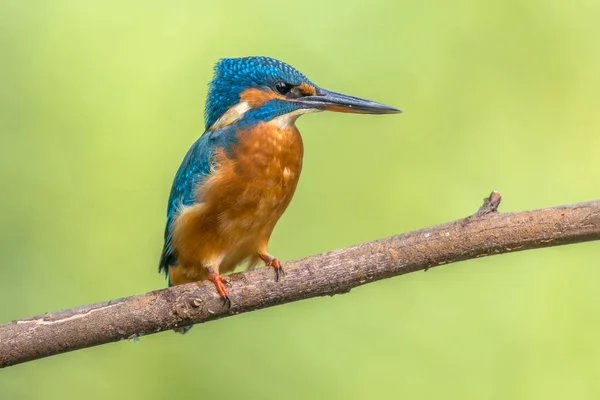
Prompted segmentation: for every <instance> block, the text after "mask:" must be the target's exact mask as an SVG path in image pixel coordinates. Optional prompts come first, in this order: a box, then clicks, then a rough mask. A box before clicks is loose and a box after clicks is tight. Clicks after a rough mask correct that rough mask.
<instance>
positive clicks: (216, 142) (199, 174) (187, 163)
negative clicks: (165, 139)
mask: <svg viewBox="0 0 600 400" xmlns="http://www.w3.org/2000/svg"><path fill="white" fill-rule="evenodd" d="M234 137H235V132H234V131H232V130H231V129H227V128H225V129H223V130H221V131H217V132H210V133H209V132H207V133H205V134H204V135H202V136H200V138H198V140H196V142H194V144H193V145H192V147H190V149H189V150H188V152H187V154H186V155H185V157H184V159H183V161H182V162H181V165H180V166H179V169H178V170H177V174H176V175H175V179H174V180H173V185H172V186H171V194H170V196H169V203H168V205H167V226H166V227H165V244H164V247H163V251H162V255H161V257H160V263H159V268H158V270H159V271H162V270H164V272H165V274H166V275H167V276H168V274H169V265H176V264H177V256H176V254H175V253H174V248H173V243H172V229H173V223H174V222H175V220H176V219H177V215H178V213H179V211H180V210H181V208H182V207H188V206H192V205H193V204H194V203H196V198H195V192H196V187H197V186H198V184H200V183H201V182H202V181H203V180H204V179H206V178H207V177H208V176H209V175H210V172H211V165H210V164H211V159H212V157H213V154H214V152H215V150H216V149H217V148H219V147H225V146H226V145H227V143H228V142H229V141H231V140H232V139H233V138H234Z"/></svg>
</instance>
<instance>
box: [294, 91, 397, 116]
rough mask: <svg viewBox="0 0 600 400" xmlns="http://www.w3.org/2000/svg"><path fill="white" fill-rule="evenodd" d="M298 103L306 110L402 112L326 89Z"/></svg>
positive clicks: (373, 112) (369, 112) (356, 112)
mask: <svg viewBox="0 0 600 400" xmlns="http://www.w3.org/2000/svg"><path fill="white" fill-rule="evenodd" d="M296 101H298V102H299V103H302V105H303V106H304V107H305V108H315V109H318V110H327V111H337V112H346V113H355V114H398V113H401V112H402V111H401V110H398V109H397V108H394V107H390V106H386V105H385V104H381V103H376V102H374V101H370V100H365V99H361V98H359V97H353V96H348V95H345V94H341V93H336V92H330V91H328V90H324V89H319V93H318V94H317V95H315V96H306V97H300V98H299V99H298V100H296Z"/></svg>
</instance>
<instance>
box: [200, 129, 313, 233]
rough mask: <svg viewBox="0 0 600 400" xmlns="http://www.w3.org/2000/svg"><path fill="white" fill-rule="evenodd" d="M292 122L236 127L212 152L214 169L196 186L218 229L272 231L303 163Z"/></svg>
mask: <svg viewBox="0 0 600 400" xmlns="http://www.w3.org/2000/svg"><path fill="white" fill-rule="evenodd" d="M302 156H303V145H302V138H301V137H300V134H299V132H298V130H297V129H296V127H295V126H294V125H293V124H291V125H290V126H285V127H281V126H279V125H278V124H277V123H276V122H269V123H262V124H259V125H258V126H255V127H253V128H252V129H247V130H243V131H240V132H238V133H237V142H236V143H235V144H234V145H232V148H231V149H230V150H229V151H225V150H219V151H217V153H216V154H215V172H214V173H213V175H212V176H211V178H209V179H208V180H207V181H206V182H205V183H204V184H203V185H201V186H200V187H199V188H198V192H199V193H198V195H199V197H201V201H203V202H204V203H205V204H206V205H207V206H208V207H209V209H210V210H211V211H212V213H215V214H216V215H217V225H218V228H219V232H220V233H221V234H222V235H231V236H232V240H237V241H244V240H246V238H245V235H251V236H256V237H259V236H264V235H266V236H267V238H268V236H269V235H270V233H271V231H272V230H273V227H274V226H275V224H276V222H277V220H278V219H279V217H281V215H282V214H283V212H284V211H285V209H286V208H287V206H288V204H289V202H290V201H291V199H292V196H293V194H294V191H295V190H296V186H297V183H298V179H299V177H300V171H301V169H302Z"/></svg>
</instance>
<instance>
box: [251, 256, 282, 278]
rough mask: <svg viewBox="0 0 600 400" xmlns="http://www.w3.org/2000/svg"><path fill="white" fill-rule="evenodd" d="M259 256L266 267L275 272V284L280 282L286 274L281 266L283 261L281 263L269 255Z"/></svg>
mask: <svg viewBox="0 0 600 400" xmlns="http://www.w3.org/2000/svg"><path fill="white" fill-rule="evenodd" d="M258 256H259V257H260V259H261V260H263V261H264V263H265V266H267V267H271V268H273V269H274V270H275V282H277V281H279V277H281V276H285V272H283V267H282V266H281V261H279V260H278V259H277V258H275V257H271V256H270V255H268V254H259V255H258Z"/></svg>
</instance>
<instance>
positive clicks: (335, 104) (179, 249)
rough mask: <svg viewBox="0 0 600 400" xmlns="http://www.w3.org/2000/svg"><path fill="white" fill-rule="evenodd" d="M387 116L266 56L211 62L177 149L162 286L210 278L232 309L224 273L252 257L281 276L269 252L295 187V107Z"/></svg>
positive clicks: (251, 263) (298, 150) (298, 141)
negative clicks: (182, 146) (201, 122)
mask: <svg viewBox="0 0 600 400" xmlns="http://www.w3.org/2000/svg"><path fill="white" fill-rule="evenodd" d="M325 110H328V111H337V112H346V113H358V114H395V113H400V112H401V111H400V110H398V109H396V108H393V107H390V106H387V105H384V104H381V103H376V102H373V101H369V100H365V99H361V98H358V97H352V96H348V95H344V94H341V93H336V92H332V91H329V90H325V89H323V88H321V87H319V86H317V85H315V84H314V83H313V82H311V81H310V80H309V79H308V78H307V77H306V76H304V75H303V74H302V73H300V72H299V71H298V70H296V69H294V68H293V67H291V66H290V65H288V64H286V63H284V62H281V61H278V60H275V59H273V58H269V57H244V58H224V59H221V60H219V62H218V63H217V64H216V65H215V68H214V77H213V79H212V81H211V82H210V83H209V89H208V96H207V100H206V109H205V123H206V128H205V132H204V133H203V134H202V135H201V136H200V137H199V138H198V139H197V140H196V142H195V143H194V144H192V146H191V147H190V149H189V150H188V152H187V154H186V155H185V157H184V159H183V161H182V163H181V165H180V167H179V169H178V171H177V174H176V175H175V179H174V181H173V185H172V187H171V194H170V196H169V201H168V206H167V223H166V228H165V234H164V241H165V242H164V247H163V250H162V255H161V258H160V264H159V272H160V271H162V272H164V273H165V275H166V277H167V279H168V284H169V286H172V285H180V284H184V283H189V282H197V281H203V280H210V281H211V282H212V283H213V284H214V285H215V287H216V290H217V292H218V293H219V295H220V296H221V298H222V300H223V303H224V305H225V306H228V307H231V300H230V298H229V294H228V292H227V287H226V285H225V284H226V283H227V281H226V280H225V278H223V276H222V275H223V274H226V273H229V272H232V271H233V270H234V269H235V268H236V267H237V266H239V265H241V264H243V263H244V262H246V263H247V266H248V268H253V267H255V266H256V265H257V264H259V263H260V262H262V263H264V264H265V265H266V266H269V267H272V268H273V269H274V270H275V279H276V280H279V278H280V277H281V276H282V274H283V268H282V265H281V262H280V261H279V259H277V258H275V257H273V256H272V255H271V254H269V252H268V251H267V245H268V242H269V238H270V236H271V233H272V232H273V228H274V227H275V224H276V223H277V221H278V220H279V218H280V217H281V215H282V214H283V212H284V211H285V210H286V208H287V206H288V204H289V203H290V201H291V200H292V196H293V195H294V192H295V190H296V185H297V184H298V179H299V178H300V171H301V170H302V156H303V152H304V148H303V144H302V137H301V136H300V132H299V131H298V129H297V128H296V126H295V122H296V119H297V118H298V117H299V116H301V115H302V114H307V113H312V112H318V111H325Z"/></svg>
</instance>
